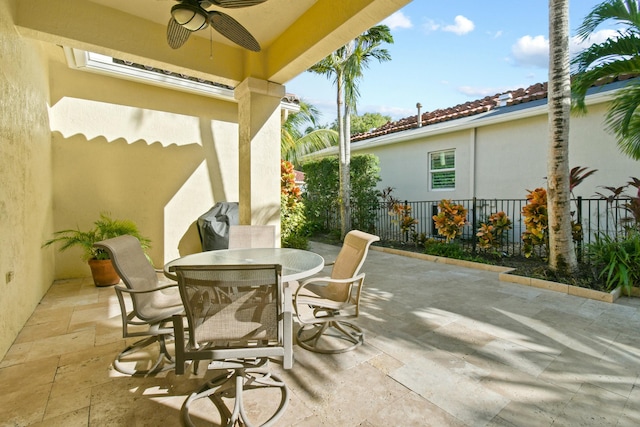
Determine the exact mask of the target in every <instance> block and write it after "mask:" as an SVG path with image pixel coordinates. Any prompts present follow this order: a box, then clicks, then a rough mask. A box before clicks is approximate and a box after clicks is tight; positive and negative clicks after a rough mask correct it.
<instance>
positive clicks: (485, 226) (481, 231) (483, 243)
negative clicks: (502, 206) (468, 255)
mask: <svg viewBox="0 0 640 427" xmlns="http://www.w3.org/2000/svg"><path fill="white" fill-rule="evenodd" d="M508 230H511V220H510V219H509V217H508V216H507V214H506V213H504V212H497V213H494V214H492V215H491V216H490V217H489V219H488V221H487V222H486V223H485V222H483V223H482V224H480V227H479V228H478V232H477V233H476V236H477V237H478V246H480V248H482V249H497V248H498V247H500V246H501V245H502V240H503V238H504V233H505V232H506V231H508Z"/></svg>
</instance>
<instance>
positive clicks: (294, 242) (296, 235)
mask: <svg viewBox="0 0 640 427" xmlns="http://www.w3.org/2000/svg"><path fill="white" fill-rule="evenodd" d="M280 224H281V238H280V244H281V245H282V247H284V248H297V249H306V248H307V246H308V244H309V239H308V236H307V232H306V221H305V216H304V203H303V202H302V200H301V198H300V188H299V187H298V185H297V184H296V182H295V173H294V170H293V165H292V164H291V163H290V162H288V161H286V160H282V161H281V162H280Z"/></svg>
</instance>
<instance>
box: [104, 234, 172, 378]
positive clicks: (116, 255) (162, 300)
mask: <svg viewBox="0 0 640 427" xmlns="http://www.w3.org/2000/svg"><path fill="white" fill-rule="evenodd" d="M94 246H95V247H97V248H101V249H104V250H105V251H107V253H108V254H109V256H110V257H111V262H112V263H113V267H114V268H115V270H116V272H117V273H118V275H119V276H120V278H121V279H122V282H123V283H124V284H125V286H121V285H116V286H115V287H114V289H115V291H116V296H117V297H118V302H119V304H120V314H121V316H122V337H123V338H130V337H146V338H143V339H141V340H139V341H137V342H135V343H134V344H132V345H129V346H127V347H126V348H125V349H124V350H123V351H121V352H120V353H119V354H118V355H117V356H116V358H115V360H114V362H113V366H114V368H115V369H116V370H117V371H118V372H121V373H124V374H129V375H136V374H148V373H152V372H156V371H158V370H159V369H160V367H161V364H162V362H163V361H164V360H165V359H166V360H168V361H169V362H171V363H173V357H172V356H171V355H170V354H169V352H168V351H167V346H166V342H165V339H166V337H167V336H172V335H173V324H172V316H173V315H174V314H178V313H182V312H183V311H184V308H183V306H182V300H181V299H180V293H179V291H178V287H177V284H176V283H174V282H170V283H168V284H162V283H161V282H160V281H159V279H158V275H157V272H156V269H155V268H153V266H152V265H151V263H150V262H149V260H148V259H147V256H146V255H145V253H144V250H143V249H142V247H141V246H140V241H139V240H138V239H137V238H135V237H133V236H130V235H124V236H119V237H114V238H112V239H107V240H103V241H101V242H97V243H95V244H94ZM125 295H126V296H128V298H127V297H126V296H125ZM127 299H129V300H130V303H129V304H127V302H128V301H127ZM128 306H130V307H132V308H131V309H129V308H127V307H128ZM154 343H158V345H159V352H158V357H157V359H156V360H155V361H152V362H153V363H152V364H151V367H149V368H148V369H136V368H134V369H130V368H128V367H127V365H130V364H131V361H132V360H131V359H132V357H133V355H134V354H135V353H137V352H140V351H141V350H143V349H144V348H146V347H147V346H149V345H151V344H154ZM126 358H129V360H125V359H126ZM133 361H135V362H136V363H135V364H136V365H147V366H148V363H149V360H148V355H146V354H145V357H144V359H143V360H138V361H136V360H135V358H133ZM167 367H168V366H167ZM171 367H173V365H171Z"/></svg>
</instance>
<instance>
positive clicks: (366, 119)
mask: <svg viewBox="0 0 640 427" xmlns="http://www.w3.org/2000/svg"><path fill="white" fill-rule="evenodd" d="M390 121H391V117H390V116H384V115H382V114H380V113H364V114H363V115H361V116H360V115H357V114H352V115H351V132H350V133H351V135H356V134H359V133H365V132H369V131H370V130H372V129H377V128H379V127H380V126H383V125H385V124H387V123H388V122H390ZM331 129H334V130H335V131H338V121H337V120H335V121H334V122H333V123H332V124H331Z"/></svg>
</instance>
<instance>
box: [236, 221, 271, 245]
mask: <svg viewBox="0 0 640 427" xmlns="http://www.w3.org/2000/svg"><path fill="white" fill-rule="evenodd" d="M275 247H276V227H275V226H273V225H231V226H229V249H243V248H275Z"/></svg>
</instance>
